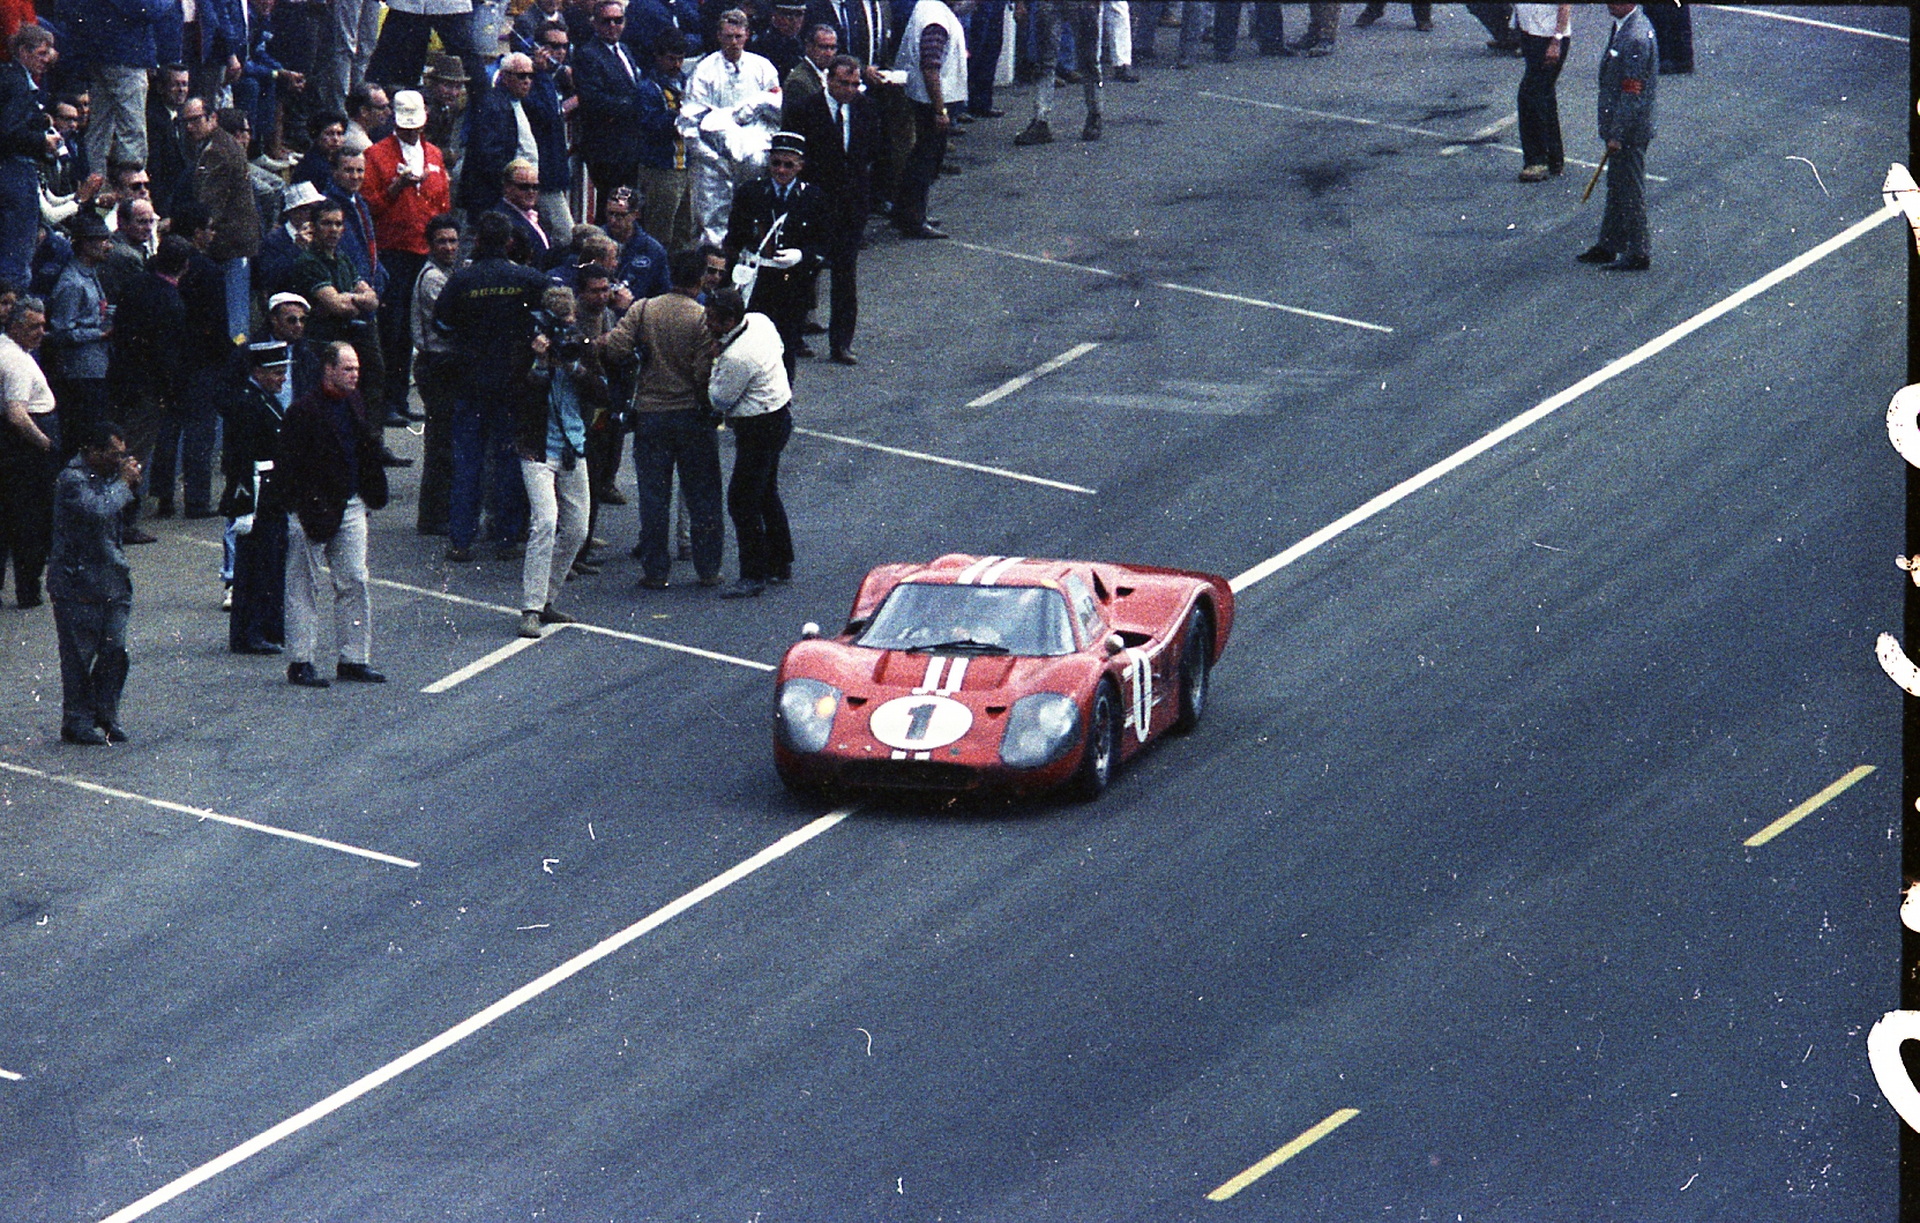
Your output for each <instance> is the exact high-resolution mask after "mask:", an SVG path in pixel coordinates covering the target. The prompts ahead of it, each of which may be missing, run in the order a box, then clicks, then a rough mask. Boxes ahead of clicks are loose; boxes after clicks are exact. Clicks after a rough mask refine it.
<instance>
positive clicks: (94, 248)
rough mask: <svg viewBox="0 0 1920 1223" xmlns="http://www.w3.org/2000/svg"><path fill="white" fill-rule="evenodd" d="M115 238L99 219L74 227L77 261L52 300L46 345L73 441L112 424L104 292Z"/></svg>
mask: <svg viewBox="0 0 1920 1223" xmlns="http://www.w3.org/2000/svg"><path fill="white" fill-rule="evenodd" d="M112 241H113V235H112V234H110V233H108V232H107V227H106V224H105V223H104V222H102V221H101V220H100V218H99V217H96V216H94V215H93V214H92V213H90V212H89V213H82V214H81V215H80V216H78V217H76V218H75V219H74V223H73V260H72V261H71V262H70V263H68V264H67V266H66V269H65V270H64V271H62V272H61V273H60V280H59V282H58V283H57V284H55V285H54V288H53V295H52V296H51V297H50V298H49V299H48V301H47V306H48V313H47V341H48V349H49V352H48V356H49V357H50V358H51V361H50V365H51V370H50V373H51V374H52V378H53V383H54V387H55V390H54V396H55V398H56V399H58V400H59V403H60V409H61V417H62V419H63V420H64V422H65V423H66V425H67V426H68V428H69V430H70V431H75V432H73V433H72V435H73V436H80V435H81V434H82V433H84V431H85V430H86V429H88V428H91V427H92V426H94V425H96V424H99V423H100V422H102V421H104V420H106V419H107V415H108V408H109V406H110V403H111V397H110V396H109V395H108V394H107V364H108V358H109V357H110V355H111V351H112V347H111V344H110V343H109V341H110V340H111V338H112V336H113V310H112V307H111V306H110V305H109V303H108V302H107V296H106V292H105V290H103V289H102V288H101V287H100V267H101V265H102V264H104V263H106V261H107V248H108V246H109V245H110V244H111V243H112Z"/></svg>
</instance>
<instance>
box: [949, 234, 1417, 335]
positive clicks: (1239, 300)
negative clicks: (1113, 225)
mask: <svg viewBox="0 0 1920 1223" xmlns="http://www.w3.org/2000/svg"><path fill="white" fill-rule="evenodd" d="M942 245H943V246H957V247H960V248H962V249H963V250H970V251H980V252H982V253H984V254H988V255H999V256H1002V257H1003V258H1007V259H1018V260H1020V261H1021V262H1023V263H1043V264H1046V265H1047V266H1048V267H1056V268H1070V269H1072V270H1073V271H1076V272H1086V273H1088V274H1090V275H1094V276H1106V277H1109V278H1111V279H1114V280H1122V279H1125V277H1123V276H1121V274H1120V273H1118V272H1115V271H1110V270H1109V269H1107V268H1097V267H1094V266H1093V265H1092V264H1087V263H1069V262H1067V261H1066V260H1065V259H1053V258H1049V257H1048V256H1046V255H1027V254H1023V253H1021V252H1020V251H1010V250H1006V249H1004V248H1002V247H998V246H987V245H984V244H983V243H979V242H962V241H960V240H959V239H958V238H955V239H954V240H952V241H951V242H945V243H942ZM1146 283H1148V284H1151V285H1152V286H1153V287H1154V288H1156V289H1166V290H1168V291H1170V292H1173V293H1191V294H1193V295H1194V296H1195V297H1210V298H1212V299H1213V300H1215V301H1227V302H1233V303H1235V304H1236V305H1241V306H1258V307H1259V308H1260V309H1262V310H1279V311H1281V312H1282V313H1285V314H1297V315H1299V316H1301V317H1302V318H1311V319H1319V320H1320V321H1321V322H1323V323H1339V324H1340V325H1341V326H1343V327H1358V328H1360V329H1361V330H1362V331H1387V332H1390V331H1392V330H1393V328H1391V327H1388V326H1386V325H1384V324H1382V323H1369V322H1366V321H1364V320H1362V319H1357V318H1347V317H1345V316H1344V315H1339V314H1328V313H1326V312H1324V311H1321V310H1309V309H1307V308H1306V307H1304V306H1289V305H1287V304H1285V303H1284V302H1275V301H1267V300H1266V299H1265V298H1261V297H1244V296H1242V295H1240V294H1238V293H1221V292H1218V291H1216V290H1214V289H1200V288H1195V287H1194V286H1193V285H1183V284H1175V283H1174V282H1172V281H1170V280H1151V281H1147V282H1146Z"/></svg>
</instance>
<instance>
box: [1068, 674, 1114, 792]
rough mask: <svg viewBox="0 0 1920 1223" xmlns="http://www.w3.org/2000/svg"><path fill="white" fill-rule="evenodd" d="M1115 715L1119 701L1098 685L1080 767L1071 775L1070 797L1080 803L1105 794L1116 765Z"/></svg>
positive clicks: (1110, 690) (1110, 688) (1109, 687)
mask: <svg viewBox="0 0 1920 1223" xmlns="http://www.w3.org/2000/svg"><path fill="white" fill-rule="evenodd" d="M1119 715H1120V701H1119V698H1118V697H1116V696H1115V695H1114V691H1113V685H1112V684H1108V683H1102V684H1101V685H1100V686H1099V687H1098V688H1097V689H1095V690H1094V695H1093V712H1092V714H1091V715H1090V716H1089V717H1088V718H1087V741H1086V746H1085V747H1083V748H1082V749H1081V751H1080V768H1079V770H1078V771H1077V772H1075V773H1074V775H1073V794H1074V797H1076V798H1078V799H1079V800H1080V801H1082V802H1092V801H1093V800H1094V799H1096V798H1099V797H1100V796H1101V795H1102V794H1104V793H1106V791H1107V786H1108V785H1109V784H1110V783H1111V782H1112V781H1113V771H1114V770H1115V769H1116V768H1118V767H1119V765H1120V716H1119Z"/></svg>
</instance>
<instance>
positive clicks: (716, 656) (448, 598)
mask: <svg viewBox="0 0 1920 1223" xmlns="http://www.w3.org/2000/svg"><path fill="white" fill-rule="evenodd" d="M796 432H799V433H806V432H809V430H806V429H800V430H796ZM845 440H851V439H845ZM855 444H858V443H855ZM901 453H911V452H910V451H902V452H901ZM917 457H918V456H917ZM926 457H931V456H926ZM935 461H939V460H935ZM963 466H964V464H963ZM998 474H1002V475H1010V474H1012V473H1009V472H1002V473H998ZM1015 478H1016V479H1029V480H1038V479H1039V477H1037V476H1016V477H1015ZM1040 483H1043V484H1044V483H1049V481H1044V480H1042V481H1040ZM1064 487H1069V488H1071V487H1073V486H1072V485H1066V486H1064ZM1075 491H1078V492H1089V493H1090V492H1092V491H1093V490H1092V489H1090V488H1089V489H1076V490H1075ZM188 542H189V543H196V544H200V545H202V546H204V547H208V548H219V547H221V546H222V545H221V543H220V541H218V540H207V539H193V540H189V541H188ZM367 584H368V585H370V586H383V587H385V588H386V589H388V590H403V591H405V592H407V593H408V594H414V595H424V596H425V597H427V598H429V599H439V600H440V601H441V602H443V603H457V604H459V605H460V606H462V607H475V608H479V609H480V610H481V611H490V612H499V613H500V614H501V615H503V616H514V617H518V616H519V615H520V611H519V609H518V608H513V607H508V606H506V605H505V604H503V603H489V602H487V601H486V600H484V599H470V598H468V597H467V596H466V595H457V594H452V593H450V592H448V591H445V590H434V589H432V588H431V587H428V586H415V585H413V584H411V583H409V582H396V581H394V580H393V579H392V578H369V579H367ZM564 627H567V628H576V629H579V630H580V631H581V632H584V633H599V634H600V635H601V636H603V637H618V638H620V639H621V640H623V641H637V642H639V643H640V644H641V645H650V646H656V647H658V648H660V649H662V650H672V651H673V652H675V653H676V654H691V655H693V656H694V657H695V658H710V659H712V660H713V661H715V662H730V663H732V664H733V665H734V666H736V667H751V668H753V669H754V670H757V671H777V670H779V668H777V667H773V666H769V665H768V664H766V663H764V662H755V661H754V660H753V659H751V658H737V657H735V656H734V655H732V654H722V653H720V652H718V651H716V650H703V649H701V648H700V647H699V646H696V645H682V644H680V643H679V642H677V641H666V640H663V639H662V638H659V637H647V636H644V635H642V634H640V633H623V632H621V631H620V630H619V629H612V628H602V627H600V626H599V625H597V624H585V623H578V624H570V625H566V626H564ZM514 640H515V641H518V642H521V643H522V644H520V645H517V646H514V647H513V648H512V649H508V648H507V647H506V646H502V647H501V648H500V649H499V650H496V651H494V653H495V654H498V655H499V657H498V658H494V657H493V655H492V654H490V655H488V656H487V658H483V659H480V660H479V661H480V662H483V663H486V666H485V667H478V668H477V669H476V670H474V671H473V672H472V674H468V675H461V674H460V672H459V671H456V672H454V673H453V675H449V676H447V677H446V679H441V680H436V681H434V683H435V684H446V686H447V688H451V687H453V686H454V685H453V684H452V683H447V681H448V680H454V676H459V679H458V680H454V683H459V682H462V681H464V680H469V679H472V678H473V676H474V675H478V674H479V673H480V672H481V671H484V670H486V669H487V667H490V666H493V665H494V663H498V662H500V661H502V660H503V659H507V658H511V657H513V655H515V654H517V653H518V652H519V651H521V650H523V649H525V648H526V647H527V646H529V645H532V644H534V639H533V638H532V637H517V638H515V639H514ZM488 659H491V660H492V661H491V662H489V661H488ZM468 665H469V666H475V665H476V664H472V663H470V664H468ZM464 669H465V668H462V670H464ZM436 690H437V691H442V692H444V691H445V690H446V689H445V688H440V689H436V688H435V687H434V686H432V685H429V686H428V687H426V688H422V689H421V691H422V692H433V691H436Z"/></svg>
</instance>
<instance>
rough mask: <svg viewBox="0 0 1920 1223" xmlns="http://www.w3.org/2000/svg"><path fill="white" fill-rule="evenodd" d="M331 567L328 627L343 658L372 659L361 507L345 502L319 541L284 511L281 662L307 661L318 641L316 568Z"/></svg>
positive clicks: (319, 573)
mask: <svg viewBox="0 0 1920 1223" xmlns="http://www.w3.org/2000/svg"><path fill="white" fill-rule="evenodd" d="M323 564H325V565H329V566H331V567H332V569H333V628H334V637H335V639H336V641H337V642H338V644H339V649H340V659H341V661H343V662H357V663H367V662H371V661H372V660H373V599H372V597H371V596H370V595H369V594H368V591H367V505H366V502H364V501H362V500H360V498H358V497H355V498H353V499H352V500H350V501H348V502H347V510H346V513H345V514H343V515H341V517H340V529H339V530H338V531H336V532H335V533H334V536H333V538H332V539H329V540H327V541H326V542H325V543H315V542H314V541H313V540H311V539H308V538H307V533H306V532H305V531H304V530H302V529H301V527H300V517H299V515H297V514H289V515H287V661H288V662H289V663H298V662H312V661H313V656H314V653H315V651H316V650H317V649H318V647H319V643H320V642H319V639H320V592H321V590H322V588H323V587H324V586H325V584H326V582H327V574H326V572H325V570H323V569H322V568H321V566H322V565H323Z"/></svg>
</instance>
